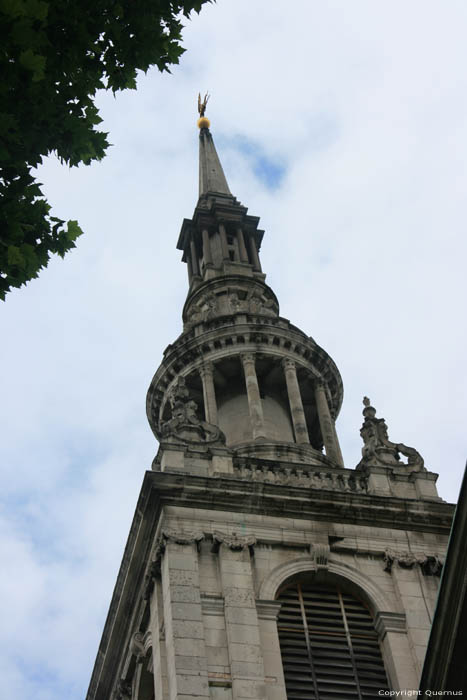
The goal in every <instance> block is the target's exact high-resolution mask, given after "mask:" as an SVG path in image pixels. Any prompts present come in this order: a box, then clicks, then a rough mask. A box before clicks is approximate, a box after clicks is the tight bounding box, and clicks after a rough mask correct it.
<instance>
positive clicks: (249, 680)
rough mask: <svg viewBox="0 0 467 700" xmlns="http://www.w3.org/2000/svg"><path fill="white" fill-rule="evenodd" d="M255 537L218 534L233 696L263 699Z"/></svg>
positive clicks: (238, 699) (236, 699)
mask: <svg viewBox="0 0 467 700" xmlns="http://www.w3.org/2000/svg"><path fill="white" fill-rule="evenodd" d="M254 543H255V538H254V537H239V536H237V535H235V534H233V535H227V534H223V533H215V534H214V545H213V550H214V551H217V552H218V553H219V569H220V575H221V584H222V590H223V594H224V611H225V622H226V632H227V643H228V650H229V660H230V672H231V677H232V696H233V700H246V699H247V698H248V699H250V700H260V699H261V700H263V699H264V697H265V694H266V691H265V682H264V664H263V652H262V647H261V638H260V630H259V622H258V614H257V610H256V602H255V591H254V585H253V575H252V570H251V561H250V559H251V554H250V549H251V548H252V547H253V546H254Z"/></svg>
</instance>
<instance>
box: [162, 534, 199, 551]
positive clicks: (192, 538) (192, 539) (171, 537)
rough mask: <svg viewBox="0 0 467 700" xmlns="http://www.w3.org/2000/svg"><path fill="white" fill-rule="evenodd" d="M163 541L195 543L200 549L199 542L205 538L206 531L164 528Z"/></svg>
mask: <svg viewBox="0 0 467 700" xmlns="http://www.w3.org/2000/svg"><path fill="white" fill-rule="evenodd" d="M161 539H162V542H164V544H165V543H166V542H173V543H174V544H195V545H196V548H197V549H198V550H199V543H200V542H201V541H202V540H204V533H202V532H201V531H200V530H180V531H178V530H162V536H161Z"/></svg>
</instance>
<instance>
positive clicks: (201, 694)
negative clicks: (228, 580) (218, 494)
mask: <svg viewBox="0 0 467 700" xmlns="http://www.w3.org/2000/svg"><path fill="white" fill-rule="evenodd" d="M163 537H164V540H165V552H164V555H163V559H162V593H163V605H164V620H165V634H166V648H167V670H168V677H169V700H193V698H200V699H203V698H205V699H206V700H208V699H209V686H208V669H207V659H206V649H205V640H204V627H203V618H202V612H201V597H200V590H199V571H198V548H197V544H198V542H199V541H200V539H202V534H200V533H172V532H170V533H167V532H164V533H163ZM156 697H157V696H156Z"/></svg>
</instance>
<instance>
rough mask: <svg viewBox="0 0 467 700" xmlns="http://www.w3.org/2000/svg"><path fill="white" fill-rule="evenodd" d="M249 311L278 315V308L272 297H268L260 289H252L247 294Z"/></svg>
mask: <svg viewBox="0 0 467 700" xmlns="http://www.w3.org/2000/svg"><path fill="white" fill-rule="evenodd" d="M247 304H248V311H249V312H250V313H251V314H263V315H265V316H277V314H278V309H277V307H276V304H275V303H274V301H273V300H272V299H267V298H266V297H265V296H264V294H261V293H260V292H259V290H257V289H252V290H251V292H249V294H248V296H247Z"/></svg>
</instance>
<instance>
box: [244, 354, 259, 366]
mask: <svg viewBox="0 0 467 700" xmlns="http://www.w3.org/2000/svg"><path fill="white" fill-rule="evenodd" d="M240 359H241V361H242V362H243V364H244V365H247V364H253V365H254V364H255V362H256V356H255V353H254V352H242V353H241V355H240Z"/></svg>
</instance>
